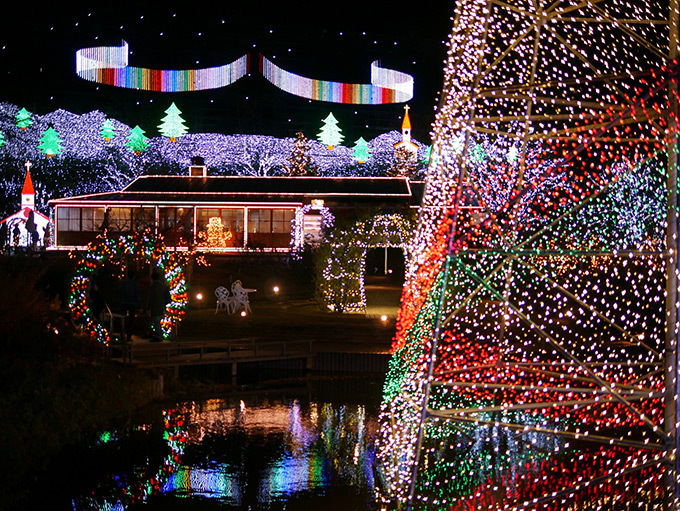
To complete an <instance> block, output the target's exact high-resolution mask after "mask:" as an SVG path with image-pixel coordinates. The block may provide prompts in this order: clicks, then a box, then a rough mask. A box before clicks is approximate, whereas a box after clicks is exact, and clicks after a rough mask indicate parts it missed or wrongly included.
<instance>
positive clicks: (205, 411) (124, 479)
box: [73, 398, 377, 511]
mask: <svg viewBox="0 0 680 511" xmlns="http://www.w3.org/2000/svg"><path fill="white" fill-rule="evenodd" d="M251 401H252V402H251ZM251 401H248V400H247V399H246V400H240V399H235V400H226V399H213V400H206V401H202V402H189V403H185V404H183V405H180V406H178V407H177V408H176V409H173V410H165V411H163V415H162V425H163V439H164V440H165V442H166V445H167V449H168V451H167V456H165V457H164V458H163V459H162V460H160V466H158V467H157V468H153V467H152V466H150V465H149V464H152V462H150V459H151V458H152V457H149V456H147V457H146V462H147V466H136V467H135V468H134V469H132V472H127V473H117V474H109V475H108V476H107V477H106V480H105V481H104V482H102V483H101V484H100V485H98V487H97V488H96V489H94V490H92V491H90V492H88V493H87V495H84V496H82V497H77V498H74V499H73V509H74V510H76V511H78V510H86V509H87V510H90V509H92V510H94V509H97V510H107V511H108V510H111V509H116V510H118V511H122V510H124V509H128V508H130V506H132V505H134V504H135V503H139V502H148V499H149V498H151V497H152V496H153V495H156V494H163V495H166V496H175V497H178V498H185V497H200V498H208V499H215V500H218V501H220V502H222V503H225V504H228V505H236V506H241V505H253V504H254V505H258V504H260V505H266V504H267V503H270V502H273V501H280V500H285V499H286V498H288V497H291V496H293V495H294V494H296V493H299V492H306V491H312V490H316V489H324V488H326V487H328V486H329V485H332V484H334V481H335V484H338V483H340V484H342V485H344V486H356V487H358V488H361V489H364V490H368V491H367V493H369V494H370V493H371V492H372V488H373V485H374V482H373V478H372V470H373V462H374V449H373V438H372V437H371V435H372V434H373V432H375V431H377V422H376V419H375V418H373V419H370V420H372V421H373V424H367V422H369V419H367V417H366V412H365V409H364V407H363V406H353V407H349V406H345V405H341V406H337V405H333V404H329V403H314V402H312V403H302V402H301V401H300V400H297V399H293V400H290V401H288V400H281V401H269V400H267V399H262V398H260V399H259V401H260V402H258V399H254V400H251ZM246 402H247V404H246ZM133 431H136V432H137V433H138V434H144V435H146V436H148V438H149V439H151V438H152V437H153V436H154V435H155V434H157V431H158V429H157V427H154V426H153V425H149V424H145V425H141V426H137V427H135V428H133ZM123 436H124V435H123ZM121 437H122V436H121V435H120V434H118V433H116V432H112V433H109V434H106V435H104V436H103V438H105V439H106V440H107V441H108V442H109V443H114V442H116V441H119V440H120V439H121ZM99 444H100V445H103V444H102V441H101V440H100V442H99ZM263 445H264V446H266V445H269V447H263ZM263 454H264V456H263ZM189 460H190V461H189ZM253 474H256V477H257V478H258V483H257V485H253V484H252V478H253Z"/></svg>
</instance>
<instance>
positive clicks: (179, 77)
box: [76, 41, 413, 105]
mask: <svg viewBox="0 0 680 511" xmlns="http://www.w3.org/2000/svg"><path fill="white" fill-rule="evenodd" d="M128 55H129V47H128V43H127V42H125V41H123V44H122V45H121V46H97V47H92V48H81V49H79V50H78V51H76V74H77V75H78V76H79V77H80V78H82V79H83V80H88V81H91V82H97V83H102V84H105V85H112V86H114V87H123V88H126V89H138V90H148V91H155V92H190V91H197V90H207V89H217V88H220V87H226V86H227V85H231V84H232V83H234V82H235V81H236V80H238V79H239V78H242V77H243V76H245V75H247V74H248V73H249V72H250V55H249V54H246V55H243V56H242V57H240V58H238V59H236V60H235V61H234V62H231V63H230V64H226V65H223V66H216V67H208V68H203V69H182V70H176V69H147V68H143V67H134V66H130V65H128ZM258 63H259V66H258V68H259V72H260V73H261V74H262V76H264V77H265V78H266V79H267V80H268V81H269V82H270V83H272V84H273V85H275V86H276V87H278V88H279V89H281V90H283V91H285V92H288V93H289V94H294V95H296V96H300V97H303V98H307V99H311V100H314V101H327V102H330V103H349V104H358V105H382V104H386V103H402V102H406V101H408V100H410V99H411V98H412V97H413V77H412V76H411V75H409V74H406V73H402V72H400V71H395V70H393V69H388V68H384V67H381V66H380V62H379V61H377V60H376V61H374V62H372V63H371V83H367V84H363V83H359V84H353V83H341V82H329V81H323V80H315V79H313V78H306V77H304V76H300V75H297V74H295V73H291V72H289V71H286V70H285V69H282V68H280V67H278V66H277V65H275V64H274V63H273V62H272V61H270V60H269V59H267V58H266V57H264V56H263V55H261V54H260V55H258Z"/></svg>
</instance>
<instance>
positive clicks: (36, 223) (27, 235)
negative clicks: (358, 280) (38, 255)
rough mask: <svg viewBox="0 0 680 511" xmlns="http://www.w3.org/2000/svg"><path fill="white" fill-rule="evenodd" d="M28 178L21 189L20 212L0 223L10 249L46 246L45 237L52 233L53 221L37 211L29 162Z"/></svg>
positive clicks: (5, 241) (27, 166)
mask: <svg viewBox="0 0 680 511" xmlns="http://www.w3.org/2000/svg"><path fill="white" fill-rule="evenodd" d="M25 167H26V177H25V178H24V186H23V188H22V189H21V203H20V204H19V211H17V212H16V213H14V214H13V215H10V216H8V217H7V218H5V219H4V220H2V221H0V227H2V235H3V236H6V238H5V240H3V241H4V245H5V246H7V247H9V248H10V249H11V248H12V247H32V248H34V249H36V248H38V247H42V246H45V245H46V243H45V235H46V234H47V236H48V237H49V236H50V235H49V233H50V232H51V231H52V227H53V226H52V221H51V220H50V219H49V217H47V216H45V215H43V214H42V213H41V212H40V211H38V210H36V209H35V189H34V188H33V180H32V179H31V162H30V161H27V162H26V164H25Z"/></svg>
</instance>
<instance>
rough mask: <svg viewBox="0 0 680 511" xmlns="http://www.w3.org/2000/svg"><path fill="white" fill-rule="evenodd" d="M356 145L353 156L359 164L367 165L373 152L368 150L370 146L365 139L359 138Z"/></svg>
mask: <svg viewBox="0 0 680 511" xmlns="http://www.w3.org/2000/svg"><path fill="white" fill-rule="evenodd" d="M354 144H355V145H354V150H353V151H352V156H354V159H355V160H356V162H357V163H365V162H366V160H368V159H369V158H370V157H371V151H370V149H369V148H368V144H367V143H366V141H365V140H364V138H363V137H359V140H357V141H356V142H355V143H354Z"/></svg>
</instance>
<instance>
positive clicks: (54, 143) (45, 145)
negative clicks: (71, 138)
mask: <svg viewBox="0 0 680 511" xmlns="http://www.w3.org/2000/svg"><path fill="white" fill-rule="evenodd" d="M38 149H40V152H41V153H43V154H44V155H45V156H47V157H48V158H51V157H52V156H54V155H55V154H59V153H60V152H61V139H60V138H59V133H57V131H56V130H55V129H54V128H53V127H52V126H50V127H49V128H47V129H46V130H45V131H43V134H42V136H41V137H40V144H38Z"/></svg>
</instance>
